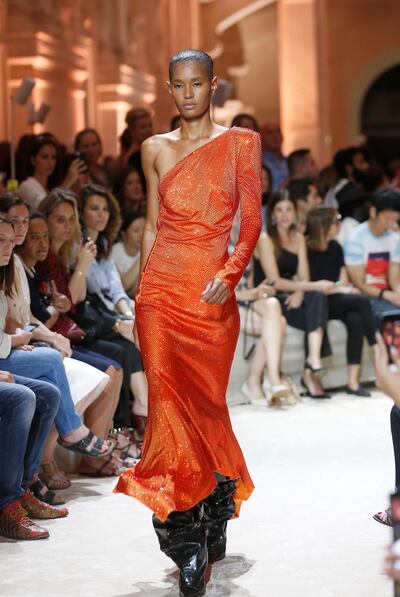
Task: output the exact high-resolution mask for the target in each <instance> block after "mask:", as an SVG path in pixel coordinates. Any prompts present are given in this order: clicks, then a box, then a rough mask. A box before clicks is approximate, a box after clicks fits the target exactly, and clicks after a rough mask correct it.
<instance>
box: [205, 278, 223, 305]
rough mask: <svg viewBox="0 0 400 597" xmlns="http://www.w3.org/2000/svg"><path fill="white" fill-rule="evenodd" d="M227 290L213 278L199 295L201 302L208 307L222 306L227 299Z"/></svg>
mask: <svg viewBox="0 0 400 597" xmlns="http://www.w3.org/2000/svg"><path fill="white" fill-rule="evenodd" d="M229 296H230V292H229V288H228V287H227V285H226V284H225V282H223V281H222V280H220V279H219V278H213V279H212V280H210V282H209V283H208V284H207V286H206V287H205V290H204V291H203V293H202V295H201V302H202V303H208V304H209V305H223V304H224V303H225V302H226V301H227V300H228V298H229Z"/></svg>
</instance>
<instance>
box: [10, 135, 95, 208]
mask: <svg viewBox="0 0 400 597" xmlns="http://www.w3.org/2000/svg"><path fill="white" fill-rule="evenodd" d="M85 169H86V165H85V163H84V162H82V160H79V159H74V160H73V162H71V164H70V166H69V168H68V171H67V174H66V177H65V179H64V181H63V182H62V186H63V187H65V188H70V187H72V186H73V185H74V184H75V182H76V181H77V180H78V177H79V175H80V174H81V173H83V172H84V171H85ZM25 176H27V178H25V177H24V180H23V182H22V183H21V185H20V186H19V190H18V192H19V194H20V195H21V197H22V199H23V200H24V201H25V203H26V204H27V205H28V206H29V207H30V208H31V209H32V210H35V209H37V208H38V205H39V203H40V202H41V200H42V199H44V197H45V196H46V194H47V193H48V192H49V191H50V190H51V189H52V188H54V187H55V186H57V185H58V184H60V183H61V164H60V156H59V147H58V143H57V141H56V140H55V138H54V137H52V136H50V135H37V136H36V137H34V138H33V139H32V140H31V144H30V148H29V153H28V155H27V165H26V169H25Z"/></svg>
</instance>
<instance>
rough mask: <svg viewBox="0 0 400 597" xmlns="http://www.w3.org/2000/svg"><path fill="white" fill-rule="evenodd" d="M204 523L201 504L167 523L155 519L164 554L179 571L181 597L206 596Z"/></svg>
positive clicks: (176, 514) (170, 517)
mask: <svg viewBox="0 0 400 597" xmlns="http://www.w3.org/2000/svg"><path fill="white" fill-rule="evenodd" d="M202 519H203V504H202V503H200V504H197V505H196V506H194V507H193V508H191V509H190V510H186V511H185V512H171V514H170V515H169V516H168V518H167V520H166V521H165V522H161V520H159V519H158V518H156V516H153V526H154V530H155V531H156V534H157V537H158V541H159V543H160V548H161V551H162V552H164V553H165V554H166V555H167V556H168V557H170V558H171V559H172V560H173V561H174V562H175V564H176V565H177V566H178V568H179V570H180V577H179V589H180V596H181V597H198V596H200V595H204V594H205V592H206V584H205V578H204V576H205V572H206V568H207V529H206V527H205V526H204V525H203V524H202Z"/></svg>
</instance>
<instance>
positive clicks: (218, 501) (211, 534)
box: [203, 479, 236, 564]
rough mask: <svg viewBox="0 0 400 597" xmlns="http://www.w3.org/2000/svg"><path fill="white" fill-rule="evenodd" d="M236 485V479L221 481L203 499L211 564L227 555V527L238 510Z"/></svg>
mask: <svg viewBox="0 0 400 597" xmlns="http://www.w3.org/2000/svg"><path fill="white" fill-rule="evenodd" d="M235 486H236V483H235V481H231V480H230V479H228V480H226V481H221V482H219V483H218V485H217V487H216V488H215V489H214V491H213V492H212V493H211V494H210V495H209V496H208V498H206V499H205V500H203V504H204V519H203V520H204V524H205V526H206V528H207V529H208V537H207V550H208V561H209V563H210V564H214V563H215V562H218V561H219V560H223V559H224V557H225V553H226V527H227V524H228V520H230V519H231V518H232V516H233V515H234V513H235V510H236V507H235V502H234V500H233V494H234V492H235Z"/></svg>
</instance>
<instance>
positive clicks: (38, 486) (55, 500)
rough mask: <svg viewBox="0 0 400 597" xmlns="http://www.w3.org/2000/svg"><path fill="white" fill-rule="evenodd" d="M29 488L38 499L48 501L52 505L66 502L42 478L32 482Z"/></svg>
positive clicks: (60, 504)
mask: <svg viewBox="0 0 400 597" xmlns="http://www.w3.org/2000/svg"><path fill="white" fill-rule="evenodd" d="M29 489H30V490H31V492H32V493H33V495H34V496H35V497H36V498H37V499H38V500H41V501H42V502H46V504H49V505H50V506H62V505H63V504H65V500H64V499H63V498H62V497H61V496H59V495H57V494H56V493H54V491H51V490H50V489H49V488H48V487H47V486H46V485H45V484H44V483H43V481H41V480H39V481H35V482H34V483H32V485H30V486H29Z"/></svg>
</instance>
